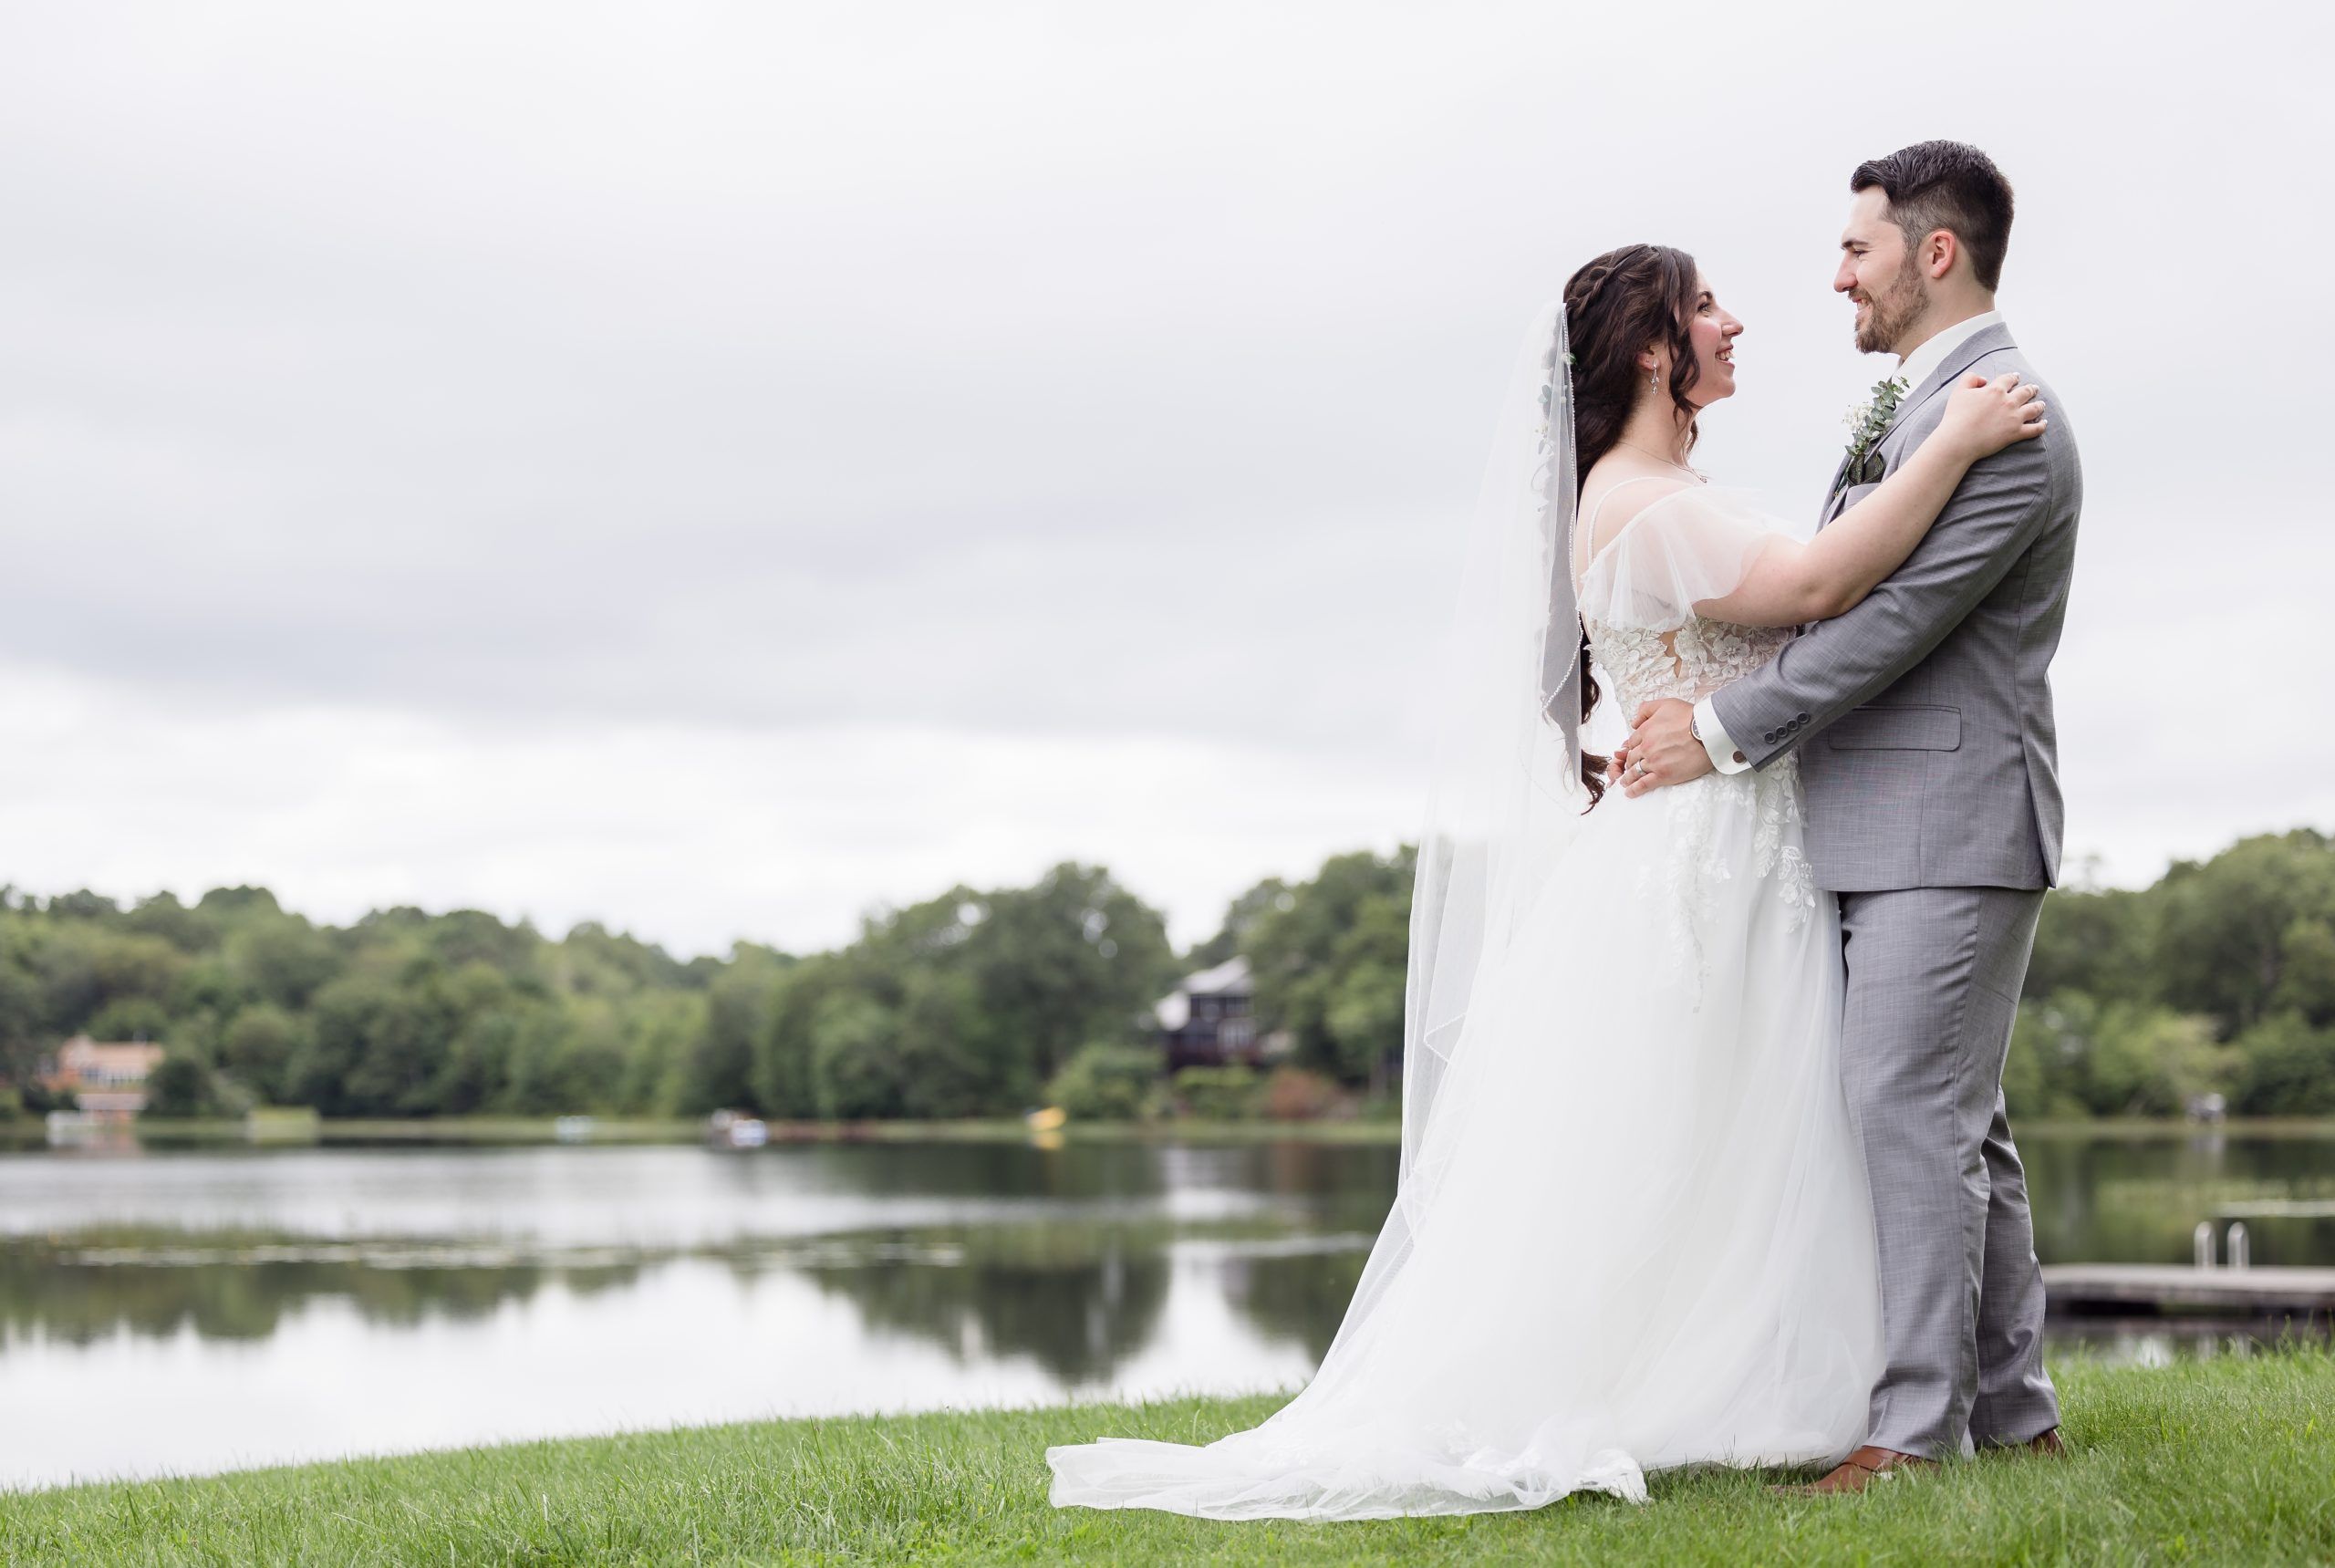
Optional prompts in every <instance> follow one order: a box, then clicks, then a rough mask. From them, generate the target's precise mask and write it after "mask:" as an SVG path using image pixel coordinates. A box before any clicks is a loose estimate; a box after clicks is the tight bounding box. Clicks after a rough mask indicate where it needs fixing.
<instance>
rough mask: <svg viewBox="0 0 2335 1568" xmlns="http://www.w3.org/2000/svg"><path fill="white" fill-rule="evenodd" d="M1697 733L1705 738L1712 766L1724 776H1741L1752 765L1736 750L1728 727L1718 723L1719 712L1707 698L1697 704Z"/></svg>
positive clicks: (1704, 748) (1705, 747) (1705, 748)
mask: <svg viewBox="0 0 2335 1568" xmlns="http://www.w3.org/2000/svg"><path fill="white" fill-rule="evenodd" d="M1695 732H1696V733H1697V734H1698V735H1700V736H1702V738H1703V750H1705V751H1706V752H1708V753H1710V755H1711V766H1713V767H1715V768H1717V769H1718V771H1719V772H1721V773H1723V774H1739V773H1741V772H1742V771H1743V770H1744V769H1745V768H1748V767H1749V766H1750V765H1751V763H1750V761H1749V759H1748V758H1747V757H1745V756H1744V754H1743V753H1741V752H1738V751H1737V750H1736V749H1735V742H1734V740H1733V738H1732V737H1730V736H1729V735H1728V732H1727V726H1726V725H1724V724H1722V723H1720V722H1718V709H1717V708H1715V707H1713V706H1712V705H1711V700H1710V699H1709V698H1707V697H1706V698H1704V699H1703V700H1702V701H1699V702H1697V703H1696V704H1695Z"/></svg>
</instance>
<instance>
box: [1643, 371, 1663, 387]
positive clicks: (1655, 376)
mask: <svg viewBox="0 0 2335 1568" xmlns="http://www.w3.org/2000/svg"><path fill="white" fill-rule="evenodd" d="M1645 384H1646V385H1647V386H1649V387H1652V388H1653V389H1655V391H1657V392H1659V391H1661V390H1662V372H1661V371H1659V370H1648V371H1647V372H1646V373H1645Z"/></svg>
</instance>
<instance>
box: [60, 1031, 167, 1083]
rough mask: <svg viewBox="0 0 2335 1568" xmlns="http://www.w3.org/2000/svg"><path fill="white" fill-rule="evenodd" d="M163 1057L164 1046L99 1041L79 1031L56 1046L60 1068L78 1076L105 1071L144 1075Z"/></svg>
mask: <svg viewBox="0 0 2335 1568" xmlns="http://www.w3.org/2000/svg"><path fill="white" fill-rule="evenodd" d="M161 1059H162V1047H161V1046H160V1045H152V1044H147V1043H146V1042H144V1041H99V1040H92V1039H90V1038H89V1037H88V1035H86V1034H77V1035H75V1036H74V1037H73V1038H72V1039H70V1040H67V1042H66V1043H65V1044H62V1045H60V1046H58V1047H57V1072H58V1073H59V1074H67V1073H70V1074H73V1075H77V1076H78V1075H84V1074H102V1075H105V1076H107V1077H110V1078H116V1079H131V1078H143V1077H144V1076H145V1075H147V1074H149V1073H150V1072H152V1071H153V1070H154V1064H155V1063H157V1062H160V1061H161Z"/></svg>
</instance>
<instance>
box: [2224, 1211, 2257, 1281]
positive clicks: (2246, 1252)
mask: <svg viewBox="0 0 2335 1568" xmlns="http://www.w3.org/2000/svg"><path fill="white" fill-rule="evenodd" d="M2252 1241H2253V1239H2252V1238H2251V1237H2249V1236H2248V1235H2247V1233H2246V1221H2245V1220H2231V1221H2230V1222H2229V1266H2230V1267H2231V1268H2233V1269H2243V1268H2247V1267H2248V1266H2250V1265H2251V1264H2252V1263H2253V1262H2254V1259H2253V1256H2252V1254H2253V1251H2254V1248H2253V1245H2252Z"/></svg>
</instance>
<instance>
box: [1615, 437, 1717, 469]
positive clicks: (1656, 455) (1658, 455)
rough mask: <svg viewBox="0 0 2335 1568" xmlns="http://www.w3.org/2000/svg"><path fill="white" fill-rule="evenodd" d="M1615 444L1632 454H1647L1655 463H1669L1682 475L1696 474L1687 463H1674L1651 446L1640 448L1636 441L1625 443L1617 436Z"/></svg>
mask: <svg viewBox="0 0 2335 1568" xmlns="http://www.w3.org/2000/svg"><path fill="white" fill-rule="evenodd" d="M1614 445H1615V446H1625V447H1628V448H1629V449H1630V450H1631V451H1632V452H1644V453H1645V454H1646V456H1648V457H1650V458H1653V459H1654V460H1655V462H1667V463H1669V464H1670V466H1671V467H1673V468H1675V469H1676V470H1677V471H1678V472H1681V473H1694V472H1695V471H1694V470H1693V469H1691V468H1688V467H1687V466H1686V464H1685V463H1683V462H1672V460H1670V459H1669V458H1666V457H1665V456H1663V455H1662V454H1661V453H1660V452H1656V451H1655V450H1654V448H1652V447H1650V446H1640V445H1638V443H1637V442H1635V441H1624V440H1622V439H1621V438H1620V437H1618V436H1616V437H1615V438H1614ZM1696 477H1697V478H1700V477H1701V475H1699V474H1697V475H1696Z"/></svg>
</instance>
